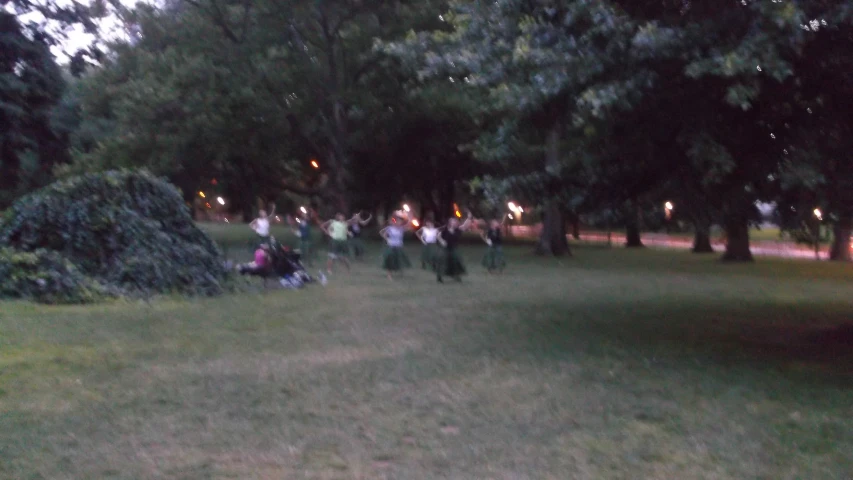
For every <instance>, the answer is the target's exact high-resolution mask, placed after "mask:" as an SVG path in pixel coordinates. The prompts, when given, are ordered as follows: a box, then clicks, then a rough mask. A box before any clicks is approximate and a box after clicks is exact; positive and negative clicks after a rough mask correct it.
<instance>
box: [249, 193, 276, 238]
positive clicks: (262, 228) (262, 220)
mask: <svg viewBox="0 0 853 480" xmlns="http://www.w3.org/2000/svg"><path fill="white" fill-rule="evenodd" d="M270 205H271V206H272V210H270V214H269V215H267V211H266V210H263V209H262V210H261V211H259V212H258V218H256V219H254V220H252V223H250V224H249V228H251V229H252V230H254V231H255V233H256V234H257V235H258V239H259V241H260V242H259V243H260V244H267V245H271V243H270V216H272V215H275V204H274V203H272V204H270Z"/></svg>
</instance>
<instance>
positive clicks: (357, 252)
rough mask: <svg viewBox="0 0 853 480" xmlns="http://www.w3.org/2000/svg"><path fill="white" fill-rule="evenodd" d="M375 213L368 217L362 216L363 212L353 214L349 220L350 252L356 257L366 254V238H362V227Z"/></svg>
mask: <svg viewBox="0 0 853 480" xmlns="http://www.w3.org/2000/svg"><path fill="white" fill-rule="evenodd" d="M371 219H373V215H368V217H367V218H366V219H363V218H361V212H359V213H357V214H355V215H353V217H352V218H351V219H349V221H348V222H347V223H348V225H349V247H350V253H351V254H352V256H353V257H354V258H356V259H358V258H361V256H362V255H364V240H362V238H361V233H362V228H361V227H364V226H365V225H367V224H368V223H369V222H370V220H371Z"/></svg>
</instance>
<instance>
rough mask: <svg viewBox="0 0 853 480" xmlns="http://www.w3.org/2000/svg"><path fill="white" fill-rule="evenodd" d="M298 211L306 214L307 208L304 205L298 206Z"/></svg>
mask: <svg viewBox="0 0 853 480" xmlns="http://www.w3.org/2000/svg"><path fill="white" fill-rule="evenodd" d="M299 211H301V212H302V213H304V214H306V215H307V214H308V210H307V209H306V208H305V207H299Z"/></svg>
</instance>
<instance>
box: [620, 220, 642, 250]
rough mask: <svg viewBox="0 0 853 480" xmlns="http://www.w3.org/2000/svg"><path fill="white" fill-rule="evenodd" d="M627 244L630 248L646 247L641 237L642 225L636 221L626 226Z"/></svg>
mask: <svg viewBox="0 0 853 480" xmlns="http://www.w3.org/2000/svg"><path fill="white" fill-rule="evenodd" d="M625 246H626V247H628V248H642V247H644V245H643V241H642V239H641V238H640V226H639V225H637V224H636V223H629V224H628V226H627V227H626V228H625Z"/></svg>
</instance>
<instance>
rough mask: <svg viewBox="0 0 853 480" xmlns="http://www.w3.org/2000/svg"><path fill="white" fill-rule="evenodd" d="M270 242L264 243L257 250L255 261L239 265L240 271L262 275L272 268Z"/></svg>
mask: <svg viewBox="0 0 853 480" xmlns="http://www.w3.org/2000/svg"><path fill="white" fill-rule="evenodd" d="M269 250H270V246H269V243H263V244H261V245H259V246H258V249H257V250H255V260H254V261H253V262H249V263H244V264H242V265H240V266H239V267H238V271H239V272H240V273H241V274H243V275H246V274H249V275H260V274H262V273H264V272H266V271H268V270H269V268H270V257H269Z"/></svg>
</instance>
